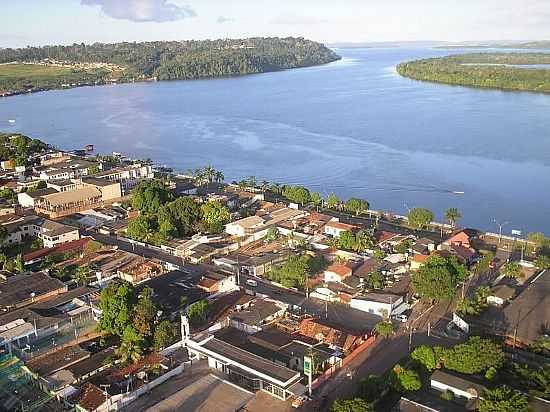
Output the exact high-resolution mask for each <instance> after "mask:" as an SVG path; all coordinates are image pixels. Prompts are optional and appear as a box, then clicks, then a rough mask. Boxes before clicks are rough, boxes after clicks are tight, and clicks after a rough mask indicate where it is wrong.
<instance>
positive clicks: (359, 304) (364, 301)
mask: <svg viewBox="0 0 550 412" xmlns="http://www.w3.org/2000/svg"><path fill="white" fill-rule="evenodd" d="M402 303H403V296H399V295H394V294H392V293H377V292H371V293H366V294H364V295H361V296H356V297H354V298H353V299H352V300H351V302H350V306H351V307H352V308H355V309H358V310H362V311H364V312H369V313H373V314H375V315H379V316H382V317H389V316H391V315H392V314H393V313H394V312H395V310H396V308H397V307H398V306H399V305H401V304H402Z"/></svg>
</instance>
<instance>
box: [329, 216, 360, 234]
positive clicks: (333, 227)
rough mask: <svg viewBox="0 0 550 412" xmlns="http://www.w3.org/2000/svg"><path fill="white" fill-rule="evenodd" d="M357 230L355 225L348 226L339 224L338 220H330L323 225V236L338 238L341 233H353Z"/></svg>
mask: <svg viewBox="0 0 550 412" xmlns="http://www.w3.org/2000/svg"><path fill="white" fill-rule="evenodd" d="M358 229H359V228H358V227H357V226H355V225H348V224H347V223H341V222H340V221H339V219H338V218H333V219H331V221H330V222H328V223H327V224H326V225H325V228H324V230H325V234H326V235H330V236H332V237H340V235H341V234H342V233H343V232H355V231H357V230H358Z"/></svg>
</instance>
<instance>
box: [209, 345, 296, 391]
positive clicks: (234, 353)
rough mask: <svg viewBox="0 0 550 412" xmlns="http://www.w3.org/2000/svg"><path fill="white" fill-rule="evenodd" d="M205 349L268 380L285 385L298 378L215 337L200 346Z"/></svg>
mask: <svg viewBox="0 0 550 412" xmlns="http://www.w3.org/2000/svg"><path fill="white" fill-rule="evenodd" d="M202 346H203V347H204V348H205V349H207V350H210V351H212V352H214V353H216V354H220V355H221V356H223V357H225V358H228V359H231V360H232V361H234V362H236V363H238V364H240V365H243V366H245V367H247V368H250V369H253V370H255V371H257V372H260V373H263V374H264V375H267V376H269V377H270V378H272V379H274V380H277V381H279V382H281V383H286V382H288V381H290V380H293V379H296V378H297V377H299V376H300V374H299V372H297V371H293V370H292V369H289V368H287V367H285V366H281V365H278V364H276V363H274V362H271V361H268V360H266V359H263V358H261V357H260V356H258V355H255V354H253V353H250V352H247V351H245V350H243V349H240V348H237V347H236V346H233V345H231V344H229V343H226V342H223V341H221V340H220V339H217V338H215V337H213V338H211V339H210V340H208V341H207V342H206V343H204V344H203V345H202Z"/></svg>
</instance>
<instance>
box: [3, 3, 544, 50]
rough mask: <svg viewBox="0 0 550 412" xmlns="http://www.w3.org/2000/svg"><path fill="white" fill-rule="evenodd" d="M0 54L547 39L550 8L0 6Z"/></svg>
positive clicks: (426, 5) (492, 5)
mask: <svg viewBox="0 0 550 412" xmlns="http://www.w3.org/2000/svg"><path fill="white" fill-rule="evenodd" d="M0 10H1V16H2V17H1V19H0V20H1V23H2V24H0V47H15V46H26V45H41V44H70V43H73V42H86V43H90V42H94V41H102V42H113V41H124V40H128V41H134V40H135V41H140V40H172V39H173V40H181V39H205V38H224V37H249V36H304V37H307V38H310V39H313V40H318V41H323V42H336V41H355V42H364V41H404V40H446V41H465V40H535V39H550V0H18V1H16V0H0Z"/></svg>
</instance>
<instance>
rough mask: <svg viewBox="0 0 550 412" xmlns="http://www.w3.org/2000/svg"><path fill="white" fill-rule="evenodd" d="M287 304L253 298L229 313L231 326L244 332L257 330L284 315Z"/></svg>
mask: <svg viewBox="0 0 550 412" xmlns="http://www.w3.org/2000/svg"><path fill="white" fill-rule="evenodd" d="M286 309H287V305H285V304H283V303H280V302H277V301H274V300H269V299H254V300H252V301H250V302H248V304H246V305H243V306H241V309H240V310H238V311H235V312H233V313H231V314H230V315H229V321H230V324H231V326H233V327H234V328H236V329H239V330H242V331H244V332H246V333H254V332H258V331H259V330H262V329H263V328H265V325H267V324H270V323H272V322H273V321H275V320H277V319H278V318H280V317H281V316H283V315H284V313H285V311H286Z"/></svg>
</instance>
